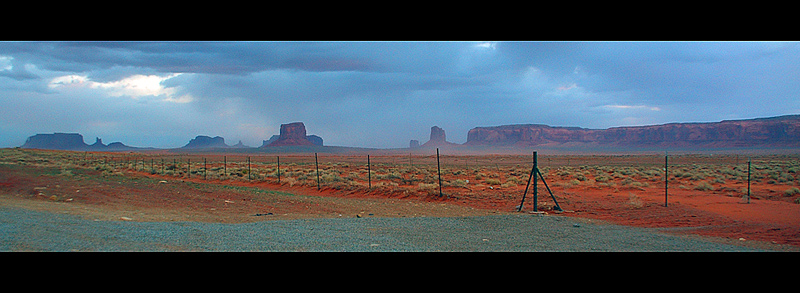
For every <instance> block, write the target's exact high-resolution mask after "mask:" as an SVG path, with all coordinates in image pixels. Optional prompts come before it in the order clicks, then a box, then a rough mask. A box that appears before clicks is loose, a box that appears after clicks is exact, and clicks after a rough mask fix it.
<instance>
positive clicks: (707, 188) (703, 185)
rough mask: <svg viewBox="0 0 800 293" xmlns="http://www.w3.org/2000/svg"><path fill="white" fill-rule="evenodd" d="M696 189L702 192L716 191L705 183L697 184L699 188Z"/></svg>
mask: <svg viewBox="0 0 800 293" xmlns="http://www.w3.org/2000/svg"><path fill="white" fill-rule="evenodd" d="M694 189H695V190H700V191H711V190H714V187H713V186H711V184H709V183H708V182H705V181H703V182H700V183H699V184H697V186H695V187H694Z"/></svg>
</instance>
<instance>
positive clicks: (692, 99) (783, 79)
mask: <svg viewBox="0 0 800 293" xmlns="http://www.w3.org/2000/svg"><path fill="white" fill-rule="evenodd" d="M798 51H799V49H798V43H794V42H790V43H778V42H497V43H493V42H492V43H490V42H486V43H481V42H338V41H334V42H2V43H0V58H3V59H0V60H4V61H3V62H5V63H0V89H2V93H0V97H2V98H1V99H0V107H3V108H5V109H12V108H13V109H20V110H19V111H18V112H17V113H14V115H6V116H5V117H6V118H4V119H5V120H4V121H3V122H4V123H6V125H7V126H5V128H0V129H2V131H4V132H5V133H4V134H6V133H9V134H10V133H13V134H14V137H15V138H14V140H11V138H9V140H6V141H2V142H0V143H2V144H4V146H16V145H18V144H21V142H22V141H24V137H22V138H20V137H18V136H20V135H21V134H22V133H25V132H31V133H30V134H27V133H26V137H27V135H32V134H33V133H34V132H35V133H39V132H53V131H56V130H57V131H73V132H87V133H86V135H92V136H105V137H103V138H104V141H108V140H109V139H112V138H111V137H113V136H115V135H118V134H119V133H129V134H127V136H126V137H125V139H128V140H130V142H129V141H125V140H123V141H125V142H126V143H134V142H135V143H138V144H140V145H154V146H159V147H170V146H171V147H177V146H181V145H183V144H185V141H184V140H188V138H191V137H193V136H195V135H198V134H200V133H203V134H206V135H221V136H223V137H225V138H226V139H227V140H231V141H233V142H235V141H238V140H239V139H242V140H243V141H244V142H245V143H246V144H249V145H256V146H257V145H260V142H261V140H263V139H267V138H268V136H270V135H272V134H277V131H278V127H279V125H280V124H281V123H288V122H293V121H304V122H305V123H306V125H307V128H308V130H309V132H310V133H314V134H317V135H320V136H323V137H324V138H325V141H326V143H330V144H334V145H351V146H368V147H403V146H406V145H407V143H408V140H410V139H418V140H421V141H424V140H425V139H427V135H428V131H429V129H430V126H433V125H438V126H441V127H443V128H444V129H445V130H446V131H447V135H448V140H451V141H454V142H464V141H465V140H466V132H467V131H468V130H469V129H470V128H472V127H476V126H491V125H501V124H514V123H544V124H551V125H561V126H581V127H593V128H603V127H611V126H617V125H622V124H624V125H631V124H654V123H667V122H680V121H716V120H721V119H735V118H750V117H758V116H775V115H782V114H791V113H792V112H800V102H798V100H797V99H796V92H798V91H799V90H800V85H798V84H797V83H796V82H795V81H796V80H797V79H798V77H800V69H798V67H797V64H800V60H798V59H800V57H798V56H800V54H799V53H800V52H798ZM176 73H182V74H180V75H175V74H176ZM135 75H144V76H158V77H160V79H159V78H156V79H153V80H161V82H160V84H158V85H153V84H148V85H144V84H133V83H129V84H126V83H125V82H132V81H129V80H127V79H128V78H130V77H131V76H135ZM63 76H74V78H71V79H69V80H74V81H77V82H78V83H69V84H67V83H64V84H61V86H59V87H54V86H52V84H51V81H52V80H53V79H54V78H61V77H63ZM145 86H149V87H157V88H155V89H151V90H150V91H151V92H152V93H151V94H142V95H136V94H131V92H135V90H137V89H139V90H141V88H136V87H145ZM120 92H122V93H125V94H124V95H120V94H119V93H120ZM145 92H147V91H145ZM765 101H769V102H765ZM39 103H41V104H39ZM712 110H713V111H712ZM6 111H8V110H6ZM20 111H21V112H20ZM26 112H28V113H26ZM70 112H73V113H79V114H78V115H75V117H73V118H70V117H72V116H71V115H68V114H64V113H70ZM20 113H26V114H27V116H30V115H35V116H37V117H41V118H40V119H38V120H36V119H34V120H31V119H30V118H25V117H26V115H25V114H20ZM31 113H35V114H31ZM9 117H16V119H18V120H20V121H26V122H28V123H29V124H23V123H22V122H15V121H16V120H15V119H12V118H9ZM9 129H11V130H9ZM20 129H25V131H20ZM88 132H94V133H96V134H89V133H88ZM4 136H5V135H4ZM106 137H108V139H106ZM143 137H147V138H143ZM20 140H22V141H20ZM12 142H13V143H12Z"/></svg>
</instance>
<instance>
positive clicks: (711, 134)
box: [464, 115, 800, 148]
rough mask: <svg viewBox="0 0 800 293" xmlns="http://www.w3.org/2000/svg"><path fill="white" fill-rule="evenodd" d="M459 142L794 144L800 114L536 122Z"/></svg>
mask: <svg viewBox="0 0 800 293" xmlns="http://www.w3.org/2000/svg"><path fill="white" fill-rule="evenodd" d="M464 144H465V145H469V146H516V147H531V146H560V145H573V146H611V147H707V148H724V147H796V146H800V115H791V116H780V117H773V118H759V119H749V120H728V121H722V122H713V123H671V124H663V125H651V126H635V127H613V128H608V129H586V128H578V127H551V126H547V125H540V124H524V125H503V126H496V127H476V128H473V129H471V130H470V131H469V133H468V134H467V142H466V143H464Z"/></svg>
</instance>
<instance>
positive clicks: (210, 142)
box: [182, 135, 228, 149]
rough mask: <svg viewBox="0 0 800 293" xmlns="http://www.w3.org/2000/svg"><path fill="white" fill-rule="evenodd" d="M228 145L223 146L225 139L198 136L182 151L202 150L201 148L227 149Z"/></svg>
mask: <svg viewBox="0 0 800 293" xmlns="http://www.w3.org/2000/svg"><path fill="white" fill-rule="evenodd" d="M227 147H228V145H227V144H225V139H224V138H222V137H221V136H215V137H210V136H205V135H198V136H197V137H195V138H194V139H192V140H190V141H189V143H187V144H186V145H185V146H183V147H182V148H183V149H202V148H227Z"/></svg>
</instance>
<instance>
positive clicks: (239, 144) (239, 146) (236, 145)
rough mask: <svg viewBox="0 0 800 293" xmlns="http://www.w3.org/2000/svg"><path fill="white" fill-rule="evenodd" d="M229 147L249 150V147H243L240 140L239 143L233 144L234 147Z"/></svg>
mask: <svg viewBox="0 0 800 293" xmlns="http://www.w3.org/2000/svg"><path fill="white" fill-rule="evenodd" d="M231 147H232V148H249V146H246V145H244V143H242V141H241V140H239V143H237V144H235V145H233V146H231Z"/></svg>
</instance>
